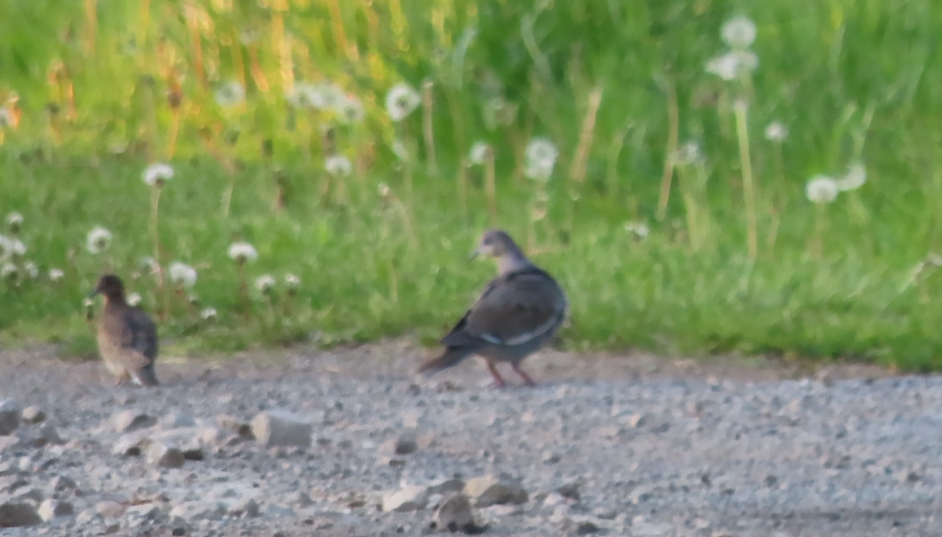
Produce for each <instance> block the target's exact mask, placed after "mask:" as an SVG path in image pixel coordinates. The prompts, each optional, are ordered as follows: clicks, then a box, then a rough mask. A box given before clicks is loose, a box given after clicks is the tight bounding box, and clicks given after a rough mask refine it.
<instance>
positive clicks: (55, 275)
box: [49, 268, 65, 282]
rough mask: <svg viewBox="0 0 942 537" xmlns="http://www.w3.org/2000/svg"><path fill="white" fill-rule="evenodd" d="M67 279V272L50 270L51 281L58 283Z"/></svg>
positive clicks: (55, 269)
mask: <svg viewBox="0 0 942 537" xmlns="http://www.w3.org/2000/svg"><path fill="white" fill-rule="evenodd" d="M62 278H65V272H62V269H57V268H51V269H49V281H51V282H57V281H59V280H61V279H62Z"/></svg>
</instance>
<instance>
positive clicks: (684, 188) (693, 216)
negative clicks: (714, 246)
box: [677, 167, 701, 251]
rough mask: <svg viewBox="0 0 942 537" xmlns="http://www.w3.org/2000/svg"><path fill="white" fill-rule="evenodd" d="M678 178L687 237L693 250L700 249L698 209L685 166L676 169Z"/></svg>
mask: <svg viewBox="0 0 942 537" xmlns="http://www.w3.org/2000/svg"><path fill="white" fill-rule="evenodd" d="M677 175H678V179H680V181H679V182H680V193H681V196H683V198H684V206H685V208H686V213H687V239H688V240H689V241H690V246H691V247H692V248H693V250H694V251H697V250H699V249H700V246H701V242H700V228H699V227H698V225H697V224H698V220H699V216H698V215H699V210H698V208H697V201H696V198H695V197H694V193H693V189H692V185H691V184H690V181H691V179H690V176H689V173H688V172H687V170H686V168H685V167H680V168H678V169H677Z"/></svg>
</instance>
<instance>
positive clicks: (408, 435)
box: [385, 431, 419, 455]
mask: <svg viewBox="0 0 942 537" xmlns="http://www.w3.org/2000/svg"><path fill="white" fill-rule="evenodd" d="M417 449H419V443H418V440H417V438H416V435H415V432H414V431H406V432H404V433H402V434H401V435H399V438H397V439H395V440H391V441H390V442H389V443H387V445H386V448H385V450H386V452H387V453H390V454H392V455H408V454H410V453H414V452H415V451H416V450H417Z"/></svg>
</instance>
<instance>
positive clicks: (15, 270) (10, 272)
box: [0, 263, 20, 279]
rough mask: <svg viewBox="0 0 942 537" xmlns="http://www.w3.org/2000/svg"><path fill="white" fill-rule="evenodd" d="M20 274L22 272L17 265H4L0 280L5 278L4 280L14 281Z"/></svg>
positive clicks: (1, 269) (0, 269) (1, 268)
mask: <svg viewBox="0 0 942 537" xmlns="http://www.w3.org/2000/svg"><path fill="white" fill-rule="evenodd" d="M19 272H20V269H19V267H17V266H16V265H15V264H13V263H4V264H3V266H2V267H0V278H3V279H12V278H14V277H15V276H16V275H17V274H19Z"/></svg>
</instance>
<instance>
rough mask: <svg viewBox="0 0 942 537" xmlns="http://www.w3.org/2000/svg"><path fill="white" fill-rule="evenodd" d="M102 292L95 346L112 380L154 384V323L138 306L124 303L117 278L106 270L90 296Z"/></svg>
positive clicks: (145, 384)
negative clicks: (103, 301)
mask: <svg viewBox="0 0 942 537" xmlns="http://www.w3.org/2000/svg"><path fill="white" fill-rule="evenodd" d="M95 295H104V297H105V306H104V309H103V311H102V314H101V318H100V319H99V321H98V350H99V351H100V352H101V357H102V360H103V361H104V363H105V367H107V368H108V371H110V372H111V373H112V374H113V375H114V376H115V384H116V385H117V384H121V383H124V382H126V381H128V380H130V381H131V382H133V383H134V384H137V385H140V386H157V385H158V384H159V382H158V381H157V374H156V372H155V371H154V361H155V360H156V359H157V350H158V342H157V326H156V325H155V324H154V321H152V320H151V318H150V316H148V315H147V313H146V312H145V311H144V310H142V309H141V308H138V307H135V306H131V305H129V304H128V302H127V300H126V298H125V295H124V283H122V281H121V278H119V277H117V276H115V275H113V274H106V275H104V276H102V277H101V278H99V279H98V285H97V286H96V287H95V290H94V291H92V293H91V295H90V296H95Z"/></svg>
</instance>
